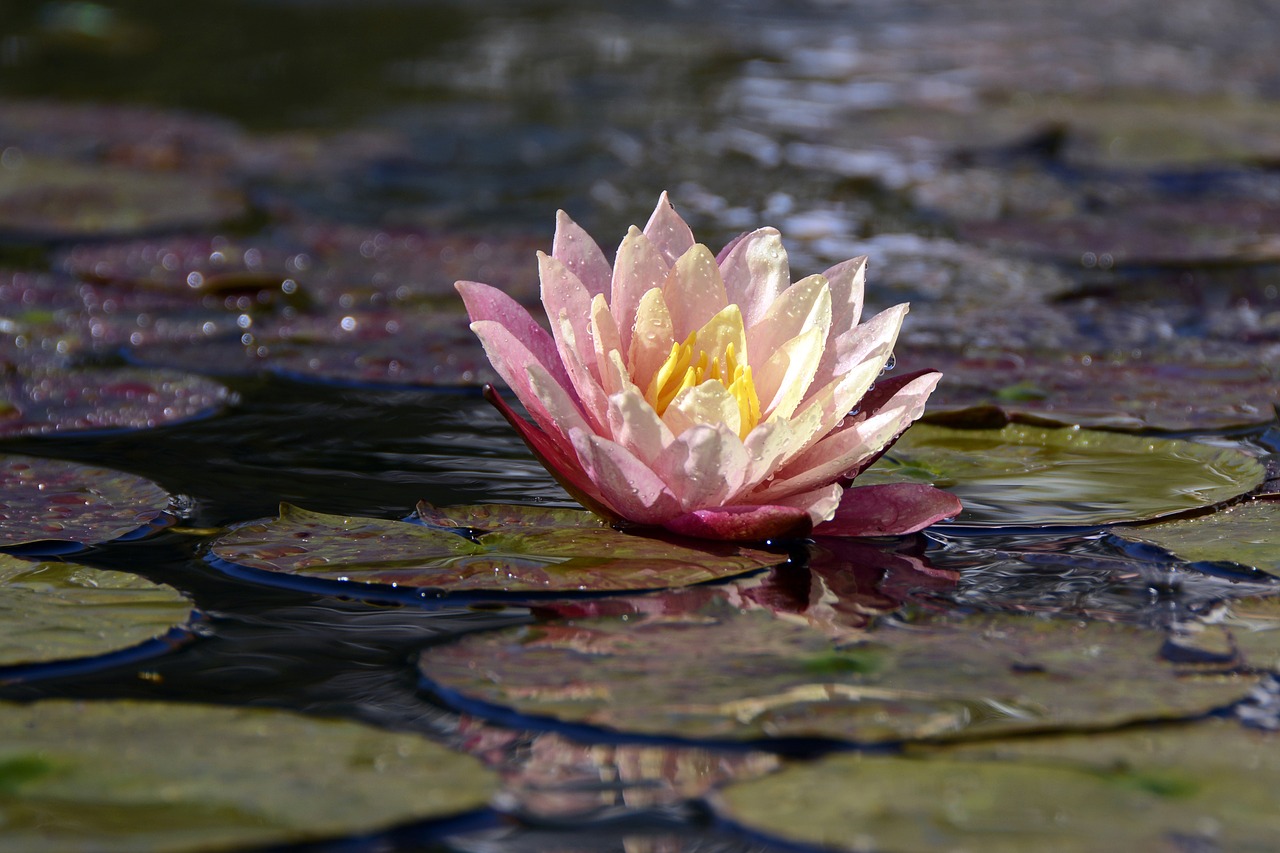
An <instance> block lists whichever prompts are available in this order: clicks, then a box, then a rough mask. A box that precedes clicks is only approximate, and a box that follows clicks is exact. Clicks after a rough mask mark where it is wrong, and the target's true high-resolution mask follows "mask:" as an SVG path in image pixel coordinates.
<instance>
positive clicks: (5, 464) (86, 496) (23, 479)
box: [0, 454, 169, 547]
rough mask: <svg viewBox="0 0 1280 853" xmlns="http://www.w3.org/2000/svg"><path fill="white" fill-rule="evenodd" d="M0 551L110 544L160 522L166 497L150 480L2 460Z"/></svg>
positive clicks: (25, 459)
mask: <svg viewBox="0 0 1280 853" xmlns="http://www.w3.org/2000/svg"><path fill="white" fill-rule="evenodd" d="M0 496H2V497H0V547H5V546H15V545H29V544H33V543H36V542H76V543H79V544H81V545H91V544H94V543H97V542H108V541H110V540H112V539H118V538H119V537H121V536H124V535H125V534H128V533H133V532H135V531H137V530H139V529H140V528H142V527H145V526H146V525H148V524H151V523H152V522H154V521H156V520H157V519H159V518H160V517H161V516H162V515H163V514H164V512H165V511H166V510H167V509H168V507H169V495H168V494H166V493H165V491H164V490H163V489H161V488H160V487H159V486H157V485H156V484H155V483H153V482H151V481H150V480H145V479H143V478H142V477H137V476H134V475H133V474H126V473H124V472H123V471H113V470H111V469H110V468H98V467H95V466H92V465H81V464H79V463H76V462H64V461H62V460H59V459H43V458H40V457H37V456H17V455H13V454H5V455H0Z"/></svg>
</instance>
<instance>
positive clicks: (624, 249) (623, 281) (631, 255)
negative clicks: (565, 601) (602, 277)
mask: <svg viewBox="0 0 1280 853" xmlns="http://www.w3.org/2000/svg"><path fill="white" fill-rule="evenodd" d="M670 271H671V265H670V264H668V263H667V262H666V260H665V259H663V257H662V253H661V252H659V251H658V250H657V248H655V247H654V245H653V243H651V242H650V241H649V238H648V237H646V236H644V233H643V232H642V231H641V230H640V229H639V228H636V227H635V226H634V225H633V226H631V230H630V231H628V232H627V236H626V237H625V238H624V239H623V241H622V244H621V245H620V246H618V254H617V259H616V260H615V262H614V264H613V282H612V290H611V294H612V295H611V296H610V297H609V310H610V311H611V312H612V313H613V319H614V320H616V321H617V323H618V334H619V336H620V337H621V340H622V351H623V352H624V353H627V352H630V351H631V332H632V331H633V330H634V328H635V325H636V308H637V307H638V306H639V305H640V297H642V296H644V295H645V293H646V292H648V291H650V290H653V289H654V288H655V287H656V288H661V287H662V283H663V282H664V281H666V280H667V273H669V272H670Z"/></svg>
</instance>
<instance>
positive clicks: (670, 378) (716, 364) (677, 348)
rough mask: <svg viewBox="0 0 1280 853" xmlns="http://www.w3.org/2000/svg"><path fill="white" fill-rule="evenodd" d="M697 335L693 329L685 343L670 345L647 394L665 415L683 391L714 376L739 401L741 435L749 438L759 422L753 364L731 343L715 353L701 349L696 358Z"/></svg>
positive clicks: (758, 401) (652, 403)
mask: <svg viewBox="0 0 1280 853" xmlns="http://www.w3.org/2000/svg"><path fill="white" fill-rule="evenodd" d="M696 338H697V332H693V333H690V335H689V337H688V338H686V339H685V341H684V343H682V344H681V343H675V344H672V345H671V354H670V355H668V356H667V360H666V361H664V362H663V363H662V366H661V367H659V368H658V372H657V373H655V374H654V376H653V381H651V382H650V383H649V388H648V390H646V391H645V395H644V398H645V399H646V400H648V401H649V404H650V405H652V406H653V408H654V409H655V410H656V411H657V413H658V414H659V415H662V414H664V413H665V412H666V411H667V407H668V406H670V405H671V402H672V401H673V400H675V398H676V396H677V395H678V394H679V393H680V392H681V391H683V390H685V389H686V388H693V387H695V386H697V385H701V384H702V383H703V382H709V381H712V380H714V381H716V382H719V383H720V384H721V385H723V386H724V387H725V389H726V390H728V392H729V394H730V395H731V396H732V397H733V399H734V400H735V401H736V402H737V404H738V414H739V416H740V419H739V425H738V436H739V437H740V438H746V437H747V433H749V432H751V430H753V429H755V426H756V424H758V423H760V398H759V396H758V395H757V394H756V383H755V381H754V380H752V378H751V366H750V365H748V364H747V363H746V362H745V360H744V361H742V362H739V361H738V356H737V354H736V353H734V351H733V344H732V343H731V344H728V345H727V346H726V347H725V349H724V352H723V353H717V354H715V355H711V354H709V353H708V352H707V351H706V350H699V351H698V354H697V358H696V359H695V358H694V341H695V339H696Z"/></svg>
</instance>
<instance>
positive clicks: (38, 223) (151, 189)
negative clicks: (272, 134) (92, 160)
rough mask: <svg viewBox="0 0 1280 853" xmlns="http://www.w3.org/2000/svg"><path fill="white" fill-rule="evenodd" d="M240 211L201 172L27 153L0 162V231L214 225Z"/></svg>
mask: <svg viewBox="0 0 1280 853" xmlns="http://www.w3.org/2000/svg"><path fill="white" fill-rule="evenodd" d="M244 211H245V203H244V198H243V197H242V196H241V194H240V193H239V192H238V191H236V190H234V189H232V188H230V187H228V186H226V185H225V184H224V183H222V182H221V181H220V180H218V179H215V178H210V177H206V176H200V175H183V174H176V173H166V172H155V171H149V170H141V169H131V168H121V167H117V166H85V165H81V164H77V163H72V162H67V161H54V160H35V159H32V160H25V161H24V162H23V163H22V164H21V165H19V166H17V167H16V168H5V169H0V233H10V234H21V235H24V236H31V237H38V238H42V239H43V238H51V239H67V238H74V237H92V236H100V235H113V234H131V233H137V232H142V231H156V230H162V229H163V230H169V229H178V228H190V227H194V226H199V225H214V224H217V223H219V222H223V221H226V220H230V219H235V218H237V217H239V216H241V215H243V213H244Z"/></svg>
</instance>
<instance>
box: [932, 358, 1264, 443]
mask: <svg viewBox="0 0 1280 853" xmlns="http://www.w3.org/2000/svg"><path fill="white" fill-rule="evenodd" d="M912 358H913V359H914V360H917V361H919V362H920V363H922V364H930V365H933V366H935V367H937V368H938V369H939V370H941V371H942V372H943V374H944V375H945V376H946V379H945V380H944V381H943V382H942V384H941V385H939V387H938V390H937V392H936V393H935V394H934V395H933V396H932V397H931V398H930V400H929V410H928V412H927V413H926V414H925V420H932V421H934V422H949V423H957V422H963V421H964V420H965V419H966V418H968V419H971V420H974V419H978V418H979V417H986V418H991V417H997V418H1005V419H1011V420H1014V421H1022V422H1028V423H1048V424H1066V425H1074V426H1086V427H1094V428H1103V429H1113V430H1143V429H1160V430H1170V431H1186V430H1193V429H1197V430H1209V429H1229V428H1232V427H1239V426H1250V425H1255V424H1262V423H1267V422H1269V421H1271V420H1274V419H1275V416H1276V412H1275V401H1276V400H1278V399H1280V374H1277V372H1276V371H1275V369H1274V368H1272V367H1268V366H1267V365H1265V364H1263V363H1260V362H1258V361H1243V360H1242V361H1216V362H1215V361H1210V362H1207V363H1204V362H1201V363H1167V362H1162V361H1157V360H1145V361H1142V362H1136V361H1130V362H1119V363H1117V362H1114V361H1109V360H1105V359H1093V358H1082V357H1080V356H1071V355H1066V354H1062V355H1043V356H1036V355H1034V354H1030V355H1029V354H1026V353H1012V352H991V353H988V354H984V355H978V354H974V355H970V354H959V353H954V352H947V351H943V350H931V351H927V352H926V351H917V350H914V349H913V350H912ZM966 410H968V411H966Z"/></svg>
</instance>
